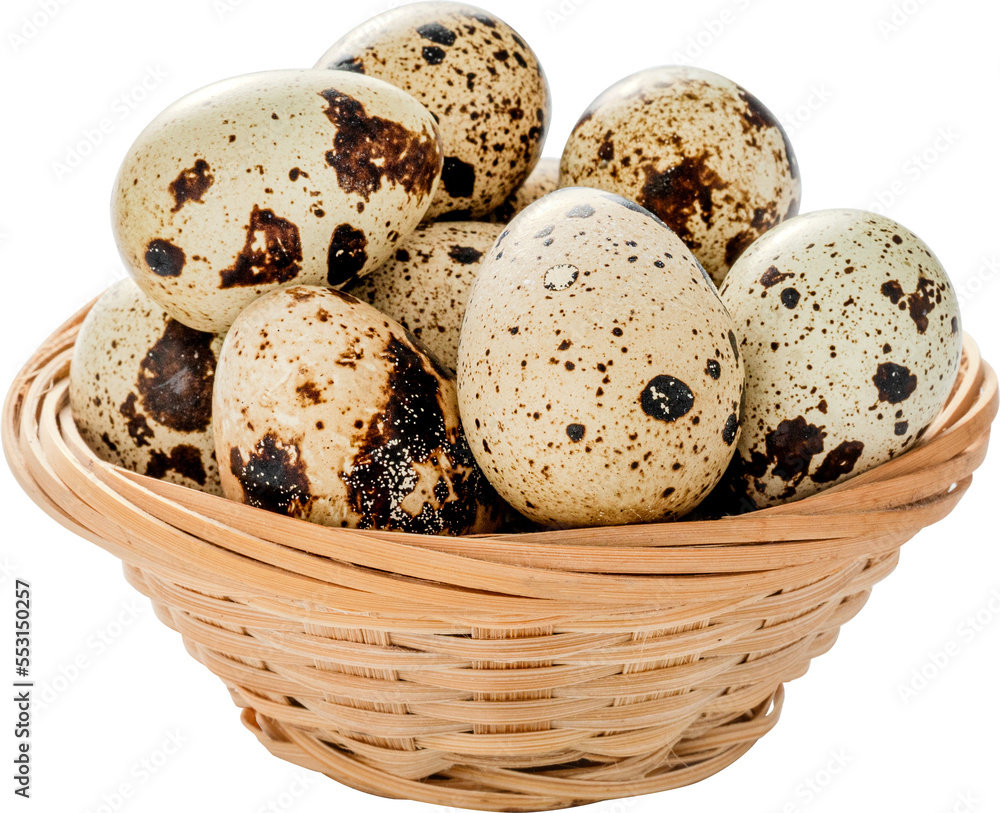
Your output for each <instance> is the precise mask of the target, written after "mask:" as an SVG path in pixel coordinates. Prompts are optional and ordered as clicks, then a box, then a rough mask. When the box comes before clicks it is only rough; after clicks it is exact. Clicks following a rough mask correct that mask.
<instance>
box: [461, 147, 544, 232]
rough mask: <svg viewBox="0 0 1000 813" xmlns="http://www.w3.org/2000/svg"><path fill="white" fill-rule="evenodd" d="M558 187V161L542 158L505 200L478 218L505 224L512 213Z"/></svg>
mask: <svg viewBox="0 0 1000 813" xmlns="http://www.w3.org/2000/svg"><path fill="white" fill-rule="evenodd" d="M558 187H559V161H558V160H557V159H555V158H542V159H541V160H540V161H539V162H538V164H537V166H536V167H535V168H534V170H532V172H531V174H530V175H529V176H528V177H527V179H526V180H525V182H524V183H523V184H521V185H520V186H519V187H518V188H517V189H516V190H514V191H513V192H511V193H510V194H509V195H508V196H507V200H505V201H504V202H503V203H501V204H500V205H499V206H498V207H497V208H496V209H494V210H493V211H492V212H490V213H489V214H488V215H485V216H484V217H482V218H480V219H481V220H485V221H486V222H487V223H503V224H504V225H506V224H507V223H510V221H511V220H513V219H514V215H516V214H519V213H520V212H522V211H524V210H525V209H526V208H528V206H530V205H531V204H532V203H534V202H535V201H536V200H538V199H539V198H541V197H544V196H545V195H547V194H549V192H555V191H556V189H557V188H558Z"/></svg>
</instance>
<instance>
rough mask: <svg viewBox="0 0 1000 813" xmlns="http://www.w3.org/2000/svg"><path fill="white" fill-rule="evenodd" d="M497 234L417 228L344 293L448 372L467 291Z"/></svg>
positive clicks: (457, 225)
mask: <svg viewBox="0 0 1000 813" xmlns="http://www.w3.org/2000/svg"><path fill="white" fill-rule="evenodd" d="M502 229H503V226H501V225H498V224H493V223H477V222H471V221H470V222H461V221H456V222H443V221H431V222H428V223H424V224H421V225H420V226H418V227H417V230H416V231H415V232H413V234H411V235H410V236H409V237H408V238H407V240H406V242H404V243H403V245H402V246H401V247H400V248H398V249H397V250H396V254H395V255H394V256H393V258H392V259H391V260H389V261H388V262H387V263H385V264H384V265H382V266H381V267H380V268H378V269H376V270H375V271H373V272H372V273H371V274H369V275H368V276H366V277H365V278H364V279H362V280H359V281H358V282H357V283H356V284H354V285H352V286H351V287H350V288H348V289H347V293H349V294H351V295H352V296H356V297H357V298H358V299H361V300H363V301H365V302H367V303H368V304H369V305H372V306H374V307H375V308H377V309H378V310H380V311H382V312H383V313H385V314H388V315H389V316H391V317H392V318H393V319H395V320H396V321H397V322H399V323H400V324H401V325H402V326H403V327H405V328H406V329H407V330H409V331H411V332H412V333H413V335H414V336H416V337H417V338H418V339H419V340H420V341H421V343H422V344H423V345H424V347H426V348H427V350H429V351H430V352H432V353H433V354H434V355H435V356H436V357H437V359H438V360H439V361H440V362H441V363H442V364H444V365H445V366H446V367H448V368H449V369H452V370H454V369H455V364H456V362H457V361H458V336H459V331H460V330H461V327H462V316H463V315H464V314H465V303H466V302H467V301H468V299H469V291H471V290H472V283H473V282H475V279H476V273H477V272H478V271H479V262H480V260H482V258H483V256H484V255H485V254H486V253H487V252H488V251H489V250H490V248H491V247H492V245H493V241H494V240H496V238H497V235H498V234H500V231H501V230H502Z"/></svg>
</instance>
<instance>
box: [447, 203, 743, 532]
mask: <svg viewBox="0 0 1000 813" xmlns="http://www.w3.org/2000/svg"><path fill="white" fill-rule="evenodd" d="M458 387H459V405H460V408H461V411H462V418H463V420H464V422H465V427H466V431H467V433H468V436H469V445H470V447H471V449H472V452H473V454H474V455H475V456H476V459H477V460H478V461H479V464H480V466H481V467H482V469H483V472H484V473H485V474H486V476H487V477H488V478H489V480H490V482H491V483H492V484H493V485H494V487H495V488H496V489H497V491H498V493H499V494H500V496H501V497H503V498H504V499H505V500H506V501H507V502H509V503H510V504H511V506H513V507H514V508H516V509H517V510H518V511H520V512H521V513H522V514H524V515H525V516H526V517H528V518H529V519H531V520H533V521H535V522H539V523H542V524H544V525H547V526H551V527H570V526H587V525H617V524H624V523H632V522H655V521H658V520H662V519H669V518H675V517H679V516H681V515H682V514H684V513H686V512H687V511H689V510H690V509H691V508H693V507H694V506H695V505H697V503H698V502H699V501H700V500H701V499H702V498H703V497H704V496H705V495H706V494H707V493H708V492H709V491H711V489H712V488H713V486H715V484H716V483H717V482H718V481H719V478H720V477H721V476H722V473H723V472H724V471H725V469H726V466H727V464H728V463H729V459H730V457H731V456H732V453H733V449H734V448H735V446H734V443H735V441H736V440H737V438H738V437H739V431H740V430H739V417H738V416H739V411H740V398H741V396H742V392H743V363H742V360H741V359H740V356H739V354H738V352H737V348H736V336H735V333H734V331H733V321H732V319H731V318H730V317H729V314H728V313H727V312H726V309H725V307H724V306H723V304H722V301H721V300H720V299H719V295H718V293H717V292H716V290H715V286H714V285H713V284H712V282H711V280H710V279H709V278H708V276H707V274H706V273H705V271H704V269H702V267H701V266H700V265H699V264H698V261H697V260H696V259H695V258H694V256H693V255H692V254H691V252H690V251H688V249H687V247H686V246H685V245H684V243H683V242H682V241H681V240H680V239H679V238H678V237H677V235H675V234H674V233H673V232H672V231H671V230H670V229H669V228H667V227H666V226H665V225H664V224H663V223H662V222H661V221H660V220H659V219H658V218H657V217H656V216H655V215H653V214H651V213H650V212H648V211H647V210H645V209H643V208H642V207H641V206H638V205H637V204H636V203H634V202H632V201H629V200H626V199H625V198H622V197H619V196H618V195H614V194H611V193H607V192H602V191H599V190H596V189H584V188H570V189H560V190H558V191H556V192H553V193H551V194H549V195H546V196H545V197H544V198H542V199H541V200H539V201H537V202H535V203H533V204H532V205H531V206H529V207H528V208H527V209H525V210H524V211H523V212H522V213H521V214H519V215H518V216H517V217H515V218H514V220H513V221H511V223H510V225H509V226H508V227H507V229H506V230H505V231H504V232H503V233H502V234H501V235H500V237H499V238H498V240H497V242H496V244H495V245H494V248H493V250H492V251H491V252H490V254H489V256H488V257H487V258H486V259H484V260H483V262H482V266H481V267H480V270H479V276H478V278H477V279H476V283H475V285H474V286H473V289H472V294H471V296H470V298H469V303H468V307H467V309H466V312H465V322H464V324H463V326H462V334H461V342H460V344H459V352H458Z"/></svg>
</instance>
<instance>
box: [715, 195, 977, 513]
mask: <svg viewBox="0 0 1000 813" xmlns="http://www.w3.org/2000/svg"><path fill="white" fill-rule="evenodd" d="M721 295H722V299H723V301H724V302H725V303H726V307H727V308H728V309H729V312H730V313H731V314H732V315H733V319H734V321H735V322H736V328H737V332H738V334H739V336H740V351H741V352H742V354H743V357H744V360H745V362H746V367H747V390H746V402H745V415H744V425H743V434H742V436H741V437H740V439H739V442H738V444H737V453H736V456H735V457H734V459H733V464H732V467H731V469H730V472H729V474H728V475H727V477H726V481H725V489H726V490H727V491H728V492H729V494H730V495H731V496H732V497H735V498H737V499H739V500H741V501H742V506H743V507H744V508H754V507H757V508H763V507H767V506H770V505H776V504H779V503H783V502H788V501H791V500H797V499H801V498H803V497H808V496H809V495H811V494H815V493H816V492H819V491H822V490H823V489H825V488H828V487H830V486H833V485H836V484H837V483H840V482H842V481H844V480H846V479H847V478H849V477H852V476H854V475H857V474H860V473H862V472H864V471H867V470H868V469H871V468H873V467H875V466H877V465H879V464H881V463H884V462H886V461H888V460H891V459H892V458H894V457H897V456H898V455H900V454H902V453H903V452H905V451H907V450H909V449H912V448H913V447H914V446H915V445H917V444H918V443H919V442H920V439H921V437H922V436H923V434H924V433H925V432H926V431H927V428H928V427H929V426H930V424H931V422H932V421H933V420H934V418H935V416H936V415H937V414H938V413H939V412H940V411H941V408H942V407H943V406H944V403H945V401H946V400H947V398H948V395H949V393H950V392H951V388H952V385H953V383H954V381H955V377H956V375H957V372H958V365H959V361H960V358H961V352H962V331H961V317H960V314H959V311H958V300H957V297H956V293H955V289H954V287H953V286H952V284H951V282H950V281H949V279H948V274H947V273H946V272H945V269H944V268H943V267H942V265H941V262H940V260H939V259H938V258H937V257H936V256H935V254H934V253H933V252H932V251H931V249H930V248H929V247H928V246H927V244H926V243H924V242H923V241H922V240H921V239H920V238H919V237H917V236H916V235H915V234H913V232H911V231H910V230H909V229H906V228H904V227H903V226H901V225H900V224H898V223H896V222H895V221H893V220H890V219H889V218H887V217H883V216H881V215H877V214H872V213H869V212H863V211H857V210H853V209H833V210H827V211H820V212H813V213H811V214H807V215H801V216H799V217H795V218H792V219H791V220H789V221H787V222H786V223H783V224H782V225H781V226H778V227H777V228H776V229H774V231H772V232H770V233H768V234H767V235H765V236H764V237H762V238H761V239H760V240H759V241H757V242H756V243H754V245H753V246H751V247H750V249H749V250H748V251H747V252H746V253H745V254H744V255H743V256H742V257H741V258H740V259H739V261H738V262H737V263H736V265H734V266H733V268H732V270H731V271H730V272H729V276H728V277H726V281H725V283H724V284H723V286H722V290H721Z"/></svg>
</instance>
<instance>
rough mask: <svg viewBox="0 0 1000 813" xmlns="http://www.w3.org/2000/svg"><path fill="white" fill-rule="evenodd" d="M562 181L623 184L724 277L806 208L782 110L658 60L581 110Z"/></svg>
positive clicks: (719, 80) (619, 188) (704, 74)
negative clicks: (770, 232) (754, 245)
mask: <svg viewBox="0 0 1000 813" xmlns="http://www.w3.org/2000/svg"><path fill="white" fill-rule="evenodd" d="M559 183H560V186H574V185H577V186H593V187H598V188H600V189H606V190H608V191H611V192H617V193H618V194H619V195H624V196H625V197H627V198H629V199H630V200H634V201H636V202H638V203H640V204H642V205H643V206H644V207H646V208H647V209H649V210H650V211H652V212H653V213H654V214H656V215H657V216H659V217H660V219H661V220H663V221H664V222H665V223H666V224H667V225H668V226H670V228H672V229H673V230H674V231H675V232H677V234H678V235H679V236H680V237H681V239H682V240H684V242H685V243H686V244H687V246H688V248H690V249H691V251H692V252H693V253H694V255H695V257H697V258H698V260H699V261H700V262H701V264H702V265H703V266H704V267H705V268H706V269H708V272H709V274H711V276H712V279H713V280H714V281H715V282H716V284H720V283H721V282H722V280H723V279H724V278H725V276H726V272H727V271H728V270H729V268H730V267H731V266H732V264H733V263H734V262H735V261H736V259H737V258H738V257H739V256H740V254H741V253H742V252H743V251H744V250H745V249H746V248H747V247H748V246H749V245H750V244H751V243H752V242H753V241H754V240H756V239H757V238H758V237H760V236H761V235H762V234H764V233H765V232H767V231H768V230H769V229H772V228H774V227H775V226H776V225H778V224H779V223H781V222H782V221H783V220H785V219H787V218H789V217H792V216H793V215H795V214H796V213H797V212H798V209H799V201H800V200H801V197H802V185H801V181H800V178H799V169H798V163H797V162H796V159H795V153H794V151H793V150H792V145H791V142H790V141H789V140H788V136H787V134H786V133H785V131H784V129H783V128H782V126H781V124H780V123H779V121H778V119H777V118H776V117H775V116H774V114H772V113H771V111H770V110H768V109H767V108H766V107H765V106H764V105H763V104H762V103H761V102H760V100H759V99H757V98H756V97H755V96H754V95H753V94H751V93H750V92H749V91H748V90H746V89H745V88H743V87H740V86H739V85H737V84H736V83H735V82H732V81H730V80H729V79H726V78H725V77H724V76H719V75H718V74H716V73H711V72H710V71H706V70H702V69H700V68H693V67H682V66H668V67H659V68H649V69H647V70H644V71H640V72H639V73H636V74H633V75H632V76H629V77H627V78H625V79H623V80H621V81H620V82H618V83H616V84H614V85H612V86H611V87H610V88H608V89H607V90H606V91H604V93H602V94H601V95H600V96H599V97H598V98H597V99H595V100H594V101H593V102H592V103H591V104H590V106H589V107H588V108H587V110H586V112H585V113H584V114H583V116H581V118H580V120H579V121H578V122H577V124H576V126H575V127H574V129H573V132H572V134H571V135H570V137H569V140H568V141H567V143H566V147H565V149H564V151H563V154H562V163H561V171H560V180H559Z"/></svg>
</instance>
